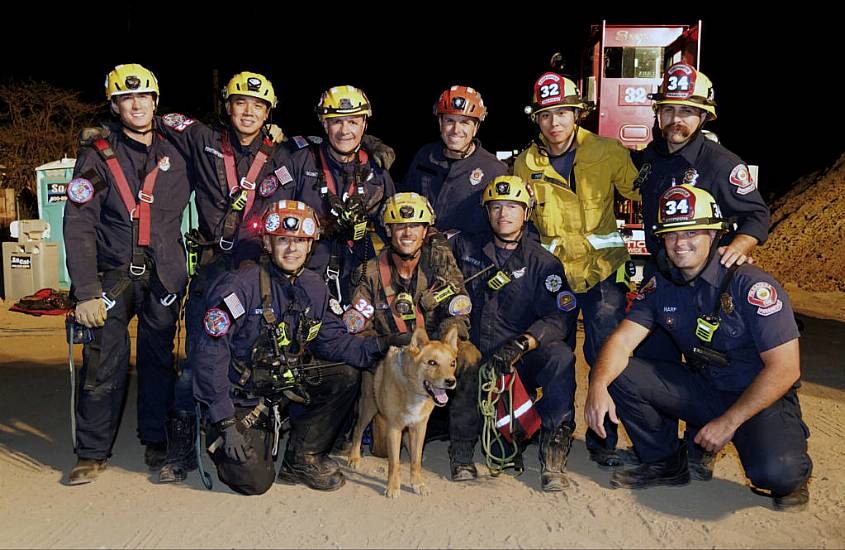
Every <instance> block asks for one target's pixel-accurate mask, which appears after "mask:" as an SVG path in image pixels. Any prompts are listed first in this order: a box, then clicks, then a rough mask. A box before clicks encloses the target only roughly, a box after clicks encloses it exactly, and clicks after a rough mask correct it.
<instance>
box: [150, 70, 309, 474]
mask: <svg viewBox="0 0 845 550" xmlns="http://www.w3.org/2000/svg"><path fill="white" fill-rule="evenodd" d="M223 99H224V101H225V108H226V114H227V117H228V118H227V121H226V122H225V123H222V124H219V123H218V124H213V125H210V126H209V125H206V124H203V123H201V122H199V121H197V120H195V119H192V118H188V117H186V116H184V115H182V114H179V113H171V114H167V115H164V117H162V127H163V129H164V131H165V134H166V135H167V137H168V140H170V141H171V142H172V143H173V144H174V145H175V146H176V147H177V148H178V149H179V150H180V151H182V152H183V154H185V155H186V156H187V157H189V158H190V159H191V162H192V163H193V166H194V170H193V178H192V183H193V189H194V192H195V199H194V200H195V203H196V206H197V213H198V230H197V231H193V232H191V233H189V234H188V236H187V238H188V247H189V249H190V250H191V253H192V259H193V260H194V261H195V264H196V265H195V273H194V276H193V277H192V278H191V284H190V290H189V293H188V300H187V303H186V307H185V330H186V333H187V337H186V342H185V350H186V353H187V361H186V362H184V363H183V364H182V371H181V374H180V376H179V379H178V382H177V386H176V406H175V411H176V412H175V414H174V415H173V417H172V419H171V421H170V431H169V433H171V434H172V438H173V440H174V442H175V445H172V446H171V452H170V454H169V455H168V457H167V460H166V462H165V465H164V467H163V468H162V469H161V471H160V472H159V480H160V481H162V482H175V481H181V480H183V479H185V477H186V476H187V472H188V471H190V470H193V469H195V468H196V460H197V458H196V452H195V450H194V444H193V442H194V438H195V436H196V434H195V425H196V418H195V412H194V411H195V405H194V399H193V387H192V376H191V373H192V372H193V365H194V363H195V362H196V360H197V357H196V353H197V352H196V345H197V342H198V339H199V337H200V335H201V334H202V333H203V329H202V319H203V315H204V314H205V309H204V307H203V306H204V295H205V293H206V292H207V291H208V288H209V286H210V285H211V284H212V283H213V281H214V280H215V279H217V278H218V277H219V276H220V275H221V274H222V273H224V272H226V271H229V270H232V269H234V268H235V267H237V265H238V264H239V263H240V262H241V261H242V260H245V259H251V260H257V259H258V256H259V255H260V253H261V240H260V237H261V235H260V227H259V225H260V220H261V214H262V213H263V212H264V210H265V209H266V207H267V205H269V204H272V203H273V202H275V201H277V200H280V199H285V198H291V197H292V188H293V186H292V185H291V178H290V175H289V173H288V171H287V168H286V166H287V164H288V163H289V162H290V154H289V150H288V148H287V147H285V146H284V145H281V144H279V143H278V142H277V141H278V138H279V136H278V132H276V137H275V138H274V137H273V136H272V135H271V131H270V126H269V124H268V123H269V121H270V118H271V113H272V110H273V108H275V107H276V104H277V102H278V99H277V97H276V92H275V90H274V88H273V84H272V83H271V82H270V80H268V79H267V78H266V77H265V76H263V75H261V74H258V73H253V72H241V73H238V74H236V75H234V76H233V77H232V78H231V79H230V80H229V82H228V83H227V85H226V87H225V88H224V89H223Z"/></svg>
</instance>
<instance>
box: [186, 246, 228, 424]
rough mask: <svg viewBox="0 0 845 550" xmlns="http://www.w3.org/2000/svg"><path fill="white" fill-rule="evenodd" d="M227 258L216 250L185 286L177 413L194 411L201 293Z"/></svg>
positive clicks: (202, 314)
mask: <svg viewBox="0 0 845 550" xmlns="http://www.w3.org/2000/svg"><path fill="white" fill-rule="evenodd" d="M229 265H230V264H229V258H228V257H226V256H225V255H223V254H219V255H218V256H216V257H215V259H214V260H212V261H211V262H210V263H208V264H206V265H204V266H202V267H201V268H199V270H198V271H197V273H196V274H195V275H194V277H193V278H192V279H191V283H190V285H189V287H188V299H187V300H186V302H185V354H186V355H187V358H186V360H185V361H184V362H182V364H181V372H180V373H179V378H178V379H177V380H176V388H175V390H174V400H173V408H174V410H175V411H176V412H177V413H189V414H194V411H195V405H194V388H193V379H194V375H193V373H194V368H195V364H196V363H197V362H198V358H197V351H196V349H197V344H198V343H199V341H200V338H201V337H202V334H203V332H204V331H205V329H204V328H203V319H204V318H205V312H206V306H205V295H206V293H207V292H208V291H209V289H210V288H211V286H212V285H213V284H214V282H215V281H216V280H217V279H218V278H219V277H220V276H221V275H222V274H223V273H226V272H227V271H228V267H229Z"/></svg>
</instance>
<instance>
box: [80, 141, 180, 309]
mask: <svg viewBox="0 0 845 550" xmlns="http://www.w3.org/2000/svg"><path fill="white" fill-rule="evenodd" d="M159 129H160V127H159V126H158V125H157V130H156V131H154V132H153V142H152V145H150V146H149V147H148V146H147V145H145V144H143V143H141V142H139V141H135V140H134V139H132V138H130V137H128V136H127V135H126V134H124V133H123V132H122V131H121V130H120V127H119V126H118V127H117V129H116V130H115V131H113V132H112V133H111V135H109V137H108V138H107V141H108V142H109V145H110V146H111V148H112V150H113V151H114V154H115V155H116V157H117V160H118V163H119V164H120V167H121V168H122V170H123V173H124V175H125V176H126V180H127V182H128V184H129V188H130V190H131V191H132V194H133V197H136V198H135V202H138V199H137V196H138V191H139V190H140V189H141V186H142V183H143V181H144V177H145V176H146V175H147V173H149V172H150V171H152V170H153V169H154V168H155V166H156V164H157V163H159V161H161V160H162V159H163V158H164V157H167V158H168V160H169V162H167V163H166V164H165V165H164V166H167V170H164V168H163V167H162V168H160V169H159V172H158V176H157V178H156V184H155V188H154V190H153V202H152V204H151V205H150V212H151V216H150V245H149V246H147V247H144V254H145V256H146V257H147V260H148V261H149V262H150V263H152V264H154V265H155V269H156V272H157V275H158V279H159V281H160V282H161V284H162V285H163V286H164V287H165V289H166V290H167V291H168V292H170V293H178V292H181V291H182V290H183V289H184V287H185V284H186V282H187V277H188V274H187V272H186V270H185V249H184V247H183V245H182V232H181V224H182V211H183V210H184V209H185V206H186V205H187V204H188V199H189V198H190V194H191V189H190V184H189V177H190V175H189V166H188V164H187V163H186V161H185V159H184V157H183V156H182V155H181V154H180V152H179V151H178V150H177V149H176V148H175V147H173V145H171V144H170V143H169V142H168V141H167V140H165V139H164V136H163V135H162V134H161V133H159V131H158V130H159ZM77 156H78V158H77V159H76V166H75V167H74V170H73V177H74V179H77V178H82V179H86V180H90V181H91V182H92V185H96V184H97V180H99V181H100V182H101V185H103V184H104V187H103V188H102V189H101V190H99V191H96V192H94V194H93V196H90V195H89V194H88V193H84V194H77V195H76V196H75V198H76V200H86V199H87V202H74V196H72V195H71V194H69V196H70V197H71V198H70V199H69V200H68V201H67V203H66V204H65V213H64V237H65V250H66V251H67V267H68V273H69V274H70V278H71V281H72V282H73V288H74V298H76V299H77V300H79V301H84V300H88V299H91V298H97V297H99V296H100V294H101V292H102V289H101V288H100V282H99V279H98V276H97V273H98V272H101V271H108V270H110V269H116V268H123V267H126V268H127V270H128V265H129V263H130V261H131V260H132V250H133V247H132V244H133V242H132V241H133V237H132V234H131V233H132V223H131V221H130V219H129V212H128V211H127V210H126V206H125V205H124V203H123V201H122V200H121V197H120V193H119V191H118V189H117V184H116V182H115V180H114V177H113V176H112V173H111V171H110V170H109V168H108V166H107V165H106V162H105V160H103V158H102V157H101V156H100V154H99V153H98V152H97V150H96V149H94V147H93V146H83V147H81V148H80V149H79V154H78V155H77ZM69 187H70V188H73V187H74V185H70V186H69ZM76 188H77V189H83V190H84V189H86V188H87V185H86V186H78V185H77V186H76ZM69 190H70V189H69Z"/></svg>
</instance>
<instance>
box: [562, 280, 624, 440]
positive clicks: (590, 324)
mask: <svg viewBox="0 0 845 550" xmlns="http://www.w3.org/2000/svg"><path fill="white" fill-rule="evenodd" d="M625 294H626V292H625V289H624V288H623V287H622V285H620V284H619V283H617V282H616V272H614V273H613V274H611V275H610V277H608V278H607V279H605V280H604V281H601V282H600V283H599V284H597V285H595V286H593V288H591V289H589V290H588V291H587V292H582V293H576V294H575V299H576V302H577V307H578V308H580V310H581V314H582V316H583V319H584V346H583V350H584V359H586V361H587V365H588V366H590V367H591V369H592V366H593V365H594V364H595V361H596V357H598V354H599V350H600V349H601V347H602V346H603V345H604V343H605V342H606V341H607V339H608V338H609V337H610V335H611V334H612V333H613V331H614V330H616V327H617V326H619V323H621V322H622V319H623V318H624V317H625V304H626V300H627V298H626V296H625ZM575 333H576V331H574V330H573V331H571V332H570V333H569V336H568V337H567V341H566V343H567V344H569V347H570V348H571V349H573V350H574V349H575V336H576V334H575ZM572 399H573V401H572V407H573V409H574V406H575V401H574V400H575V394H574V393H573V394H572ZM604 431H605V433H606V434H607V438H606V439H602V438H600V437H599V436H598V434H596V432H594V431H593V430H591V429H589V428H587V435H586V443H587V449H601V448H606V449H615V448H616V442H617V440H618V439H619V437H618V435H617V432H616V424H614V423H613V422H611V421H610V420H606V421H605V425H604Z"/></svg>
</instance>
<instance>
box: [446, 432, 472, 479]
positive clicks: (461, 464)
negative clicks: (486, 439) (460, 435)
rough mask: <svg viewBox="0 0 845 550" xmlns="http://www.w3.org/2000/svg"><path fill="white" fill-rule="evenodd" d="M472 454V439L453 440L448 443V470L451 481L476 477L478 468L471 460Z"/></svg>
mask: <svg viewBox="0 0 845 550" xmlns="http://www.w3.org/2000/svg"><path fill="white" fill-rule="evenodd" d="M474 454H475V442H474V441H453V442H452V443H451V444H450V445H449V470H450V473H451V477H452V481H469V480H471V479H476V478H477V477H478V470H477V469H476V468H475V463H474V462H473V460H472V457H473V455H474Z"/></svg>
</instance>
